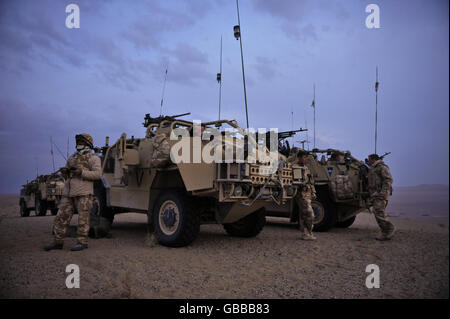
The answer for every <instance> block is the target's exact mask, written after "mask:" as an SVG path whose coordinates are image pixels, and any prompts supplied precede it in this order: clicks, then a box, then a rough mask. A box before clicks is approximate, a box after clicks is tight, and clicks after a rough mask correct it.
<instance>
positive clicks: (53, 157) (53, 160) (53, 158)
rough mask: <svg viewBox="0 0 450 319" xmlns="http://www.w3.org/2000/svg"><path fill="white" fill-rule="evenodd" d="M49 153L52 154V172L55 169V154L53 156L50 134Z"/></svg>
mask: <svg viewBox="0 0 450 319" xmlns="http://www.w3.org/2000/svg"><path fill="white" fill-rule="evenodd" d="M50 154H52V162H53V172H54V171H55V156H53V139H52V137H51V136H50Z"/></svg>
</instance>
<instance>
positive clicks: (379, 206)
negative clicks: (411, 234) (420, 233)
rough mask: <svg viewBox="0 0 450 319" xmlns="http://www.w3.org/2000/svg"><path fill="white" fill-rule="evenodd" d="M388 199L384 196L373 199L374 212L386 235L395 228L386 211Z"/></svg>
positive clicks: (382, 231)
mask: <svg viewBox="0 0 450 319" xmlns="http://www.w3.org/2000/svg"><path fill="white" fill-rule="evenodd" d="M387 203H388V201H387V200H385V199H383V198H374V199H373V201H372V206H373V214H374V215H375V219H376V221H377V223H378V226H379V227H380V229H381V233H382V234H383V235H386V234H388V233H390V232H391V231H393V230H394V229H395V227H394V224H392V223H391V222H390V221H389V218H388V216H387V214H386V212H385V210H386V206H387Z"/></svg>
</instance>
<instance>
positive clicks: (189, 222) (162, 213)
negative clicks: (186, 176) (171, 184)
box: [151, 190, 200, 247]
mask: <svg viewBox="0 0 450 319" xmlns="http://www.w3.org/2000/svg"><path fill="white" fill-rule="evenodd" d="M151 217H152V218H151V220H152V223H153V225H152V227H153V229H154V232H155V236H156V238H157V239H158V242H159V243H160V244H161V245H164V246H169V247H182V246H187V245H189V244H190V243H191V242H192V241H194V240H195V239H196V238H197V236H198V233H199V232H200V216H199V214H198V213H197V212H196V210H195V205H194V202H193V199H192V198H191V197H189V196H188V195H187V194H186V192H185V191H184V190H170V191H167V192H164V193H163V194H162V195H161V196H160V197H159V198H158V199H157V201H156V203H155V206H154V209H153V213H152V216H151Z"/></svg>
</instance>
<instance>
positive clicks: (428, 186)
mask: <svg viewBox="0 0 450 319" xmlns="http://www.w3.org/2000/svg"><path fill="white" fill-rule="evenodd" d="M394 188H397V189H399V188H404V189H411V190H419V189H423V190H442V191H445V190H447V191H448V189H449V185H445V184H420V185H416V186H394Z"/></svg>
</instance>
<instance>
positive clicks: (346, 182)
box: [331, 175, 353, 200]
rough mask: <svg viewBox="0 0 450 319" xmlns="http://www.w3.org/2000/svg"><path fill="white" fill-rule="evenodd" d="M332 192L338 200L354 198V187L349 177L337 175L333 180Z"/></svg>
mask: <svg viewBox="0 0 450 319" xmlns="http://www.w3.org/2000/svg"><path fill="white" fill-rule="evenodd" d="M331 192H332V193H333V196H334V197H335V198H336V199H338V200H344V199H352V198H353V185H352V183H351V181H350V178H349V176H348V175H335V176H333V177H332V178H331Z"/></svg>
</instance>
